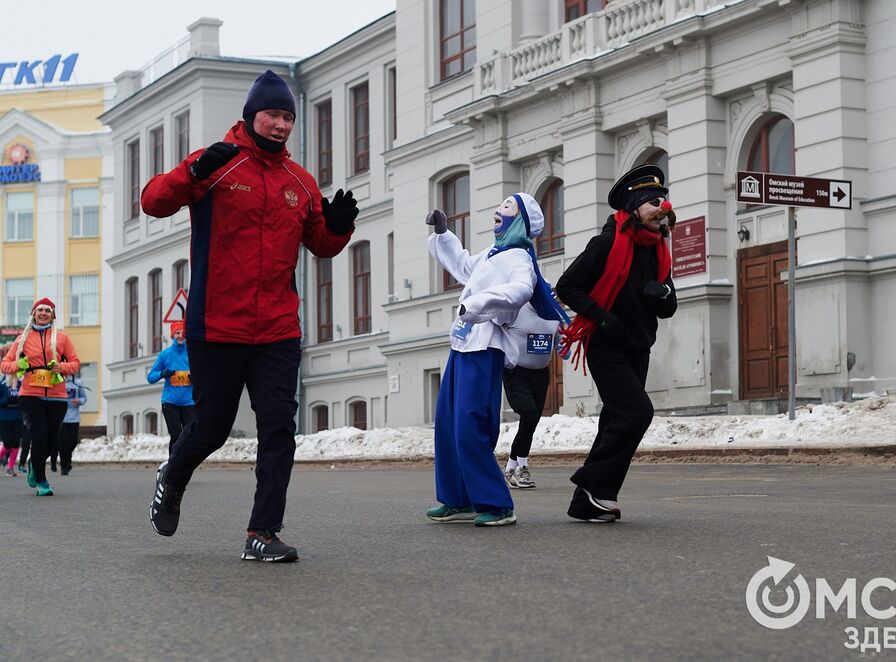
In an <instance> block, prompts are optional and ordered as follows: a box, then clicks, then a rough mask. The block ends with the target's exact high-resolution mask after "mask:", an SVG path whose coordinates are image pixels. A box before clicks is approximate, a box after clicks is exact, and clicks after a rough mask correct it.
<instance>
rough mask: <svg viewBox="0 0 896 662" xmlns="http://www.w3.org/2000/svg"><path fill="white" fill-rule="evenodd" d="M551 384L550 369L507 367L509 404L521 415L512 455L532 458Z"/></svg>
mask: <svg viewBox="0 0 896 662" xmlns="http://www.w3.org/2000/svg"><path fill="white" fill-rule="evenodd" d="M550 383H551V370H550V368H537V369H536V368H522V367H516V368H514V369H513V370H507V369H506V368H505V369H504V393H505V394H506V395H507V404H509V405H510V408H511V409H513V411H515V412H516V413H517V414H519V416H520V425H519V427H518V428H517V432H516V437H514V438H513V445H512V446H511V447H510V458H511V459H513V460H515V459H517V457H529V450H530V449H531V448H532V436H533V435H534V434H535V428H536V427H538V421H540V420H541V412H542V410H543V409H544V401H545V398H546V397H547V394H548V386H549V385H550Z"/></svg>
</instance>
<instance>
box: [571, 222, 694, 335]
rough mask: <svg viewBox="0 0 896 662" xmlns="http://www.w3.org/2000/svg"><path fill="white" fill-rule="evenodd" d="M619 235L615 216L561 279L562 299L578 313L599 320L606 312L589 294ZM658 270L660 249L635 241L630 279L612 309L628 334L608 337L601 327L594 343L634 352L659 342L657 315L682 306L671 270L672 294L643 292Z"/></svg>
mask: <svg viewBox="0 0 896 662" xmlns="http://www.w3.org/2000/svg"><path fill="white" fill-rule="evenodd" d="M615 238H616V223H615V221H614V220H613V217H612V216H611V217H610V218H608V219H607V223H606V225H604V227H603V230H601V233H600V234H599V235H597V236H596V237H594V238H593V239H592V240H591V241H589V242H588V246H586V247H585V250H584V251H582V253H581V254H580V255H579V256H578V257H577V258H576V259H575V260H574V261H573V263H572V264H571V265H569V267H568V268H567V269H566V271H565V272H563V275H562V276H561V277H560V280H558V281H557V296H558V297H559V298H560V300H561V301H562V302H563V303H565V304H566V305H567V306H569V307H570V308H572V309H573V310H574V311H575V312H576V313H577V314H579V315H584V316H585V317H588V318H589V319H592V320H594V321H595V322H598V323H599V322H600V321H601V316H602V315H603V314H604V312H605V311H604V310H603V308H601V307H600V306H599V305H598V304H597V303H596V302H595V301H594V300H593V299H592V298H591V297H590V296H589V295H590V293H591V290H592V289H593V288H594V285H595V284H596V283H597V281H598V280H599V279H600V277H601V275H602V274H603V272H604V266H605V265H606V263H607V258H608V257H609V255H610V249H611V248H612V247H613V241H614V240H615ZM658 269H659V265H658V262H657V258H656V248H655V247H654V246H638V245H637V244H635V251H634V255H633V257H632V266H631V270H630V271H629V274H628V278H627V279H626V281H625V284H624V285H623V286H622V289H621V290H620V291H619V295H618V296H617V297H616V301H615V302H614V303H613V307H612V308H611V309H610V312H611V313H612V314H613V315H616V316H617V317H618V318H619V321H620V322H621V323H622V325H623V327H624V328H625V334H623V336H622V337H608V335H607V334H606V333H602V332H601V327H600V326H598V328H597V330H596V331H595V332H594V334H593V335H592V338H591V343H603V344H613V345H617V346H619V347H621V348H623V349H627V350H633V351H649V350H650V348H651V347H652V346H653V344H654V343H655V342H656V329H657V318H662V319H665V318H667V317H672V315H674V314H675V311H676V309H677V308H678V300H677V299H676V298H675V286H674V285H673V284H672V274H671V273H670V274H669V277H668V278H667V279H666V281H665V284H666V285H668V286H669V288H670V289H671V290H672V291H671V293H670V294H669V296H668V297H666V298H665V299H659V300H650V299H647V298H646V297H644V295H643V294H642V292H643V290H644V285H645V284H646V283H647V281H650V280H656V279H657V272H658Z"/></svg>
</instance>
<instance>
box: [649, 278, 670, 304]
mask: <svg viewBox="0 0 896 662" xmlns="http://www.w3.org/2000/svg"><path fill="white" fill-rule="evenodd" d="M671 292H672V290H671V288H670V287H669V286H668V285H665V284H663V283H660V282H659V281H656V280H648V281H647V282H646V283H645V284H644V290H643V291H642V292H641V293H642V294H643V295H644V298H645V299H648V300H650V301H656V300H657V299H665V298H666V297H667V296H669V294H670V293H671Z"/></svg>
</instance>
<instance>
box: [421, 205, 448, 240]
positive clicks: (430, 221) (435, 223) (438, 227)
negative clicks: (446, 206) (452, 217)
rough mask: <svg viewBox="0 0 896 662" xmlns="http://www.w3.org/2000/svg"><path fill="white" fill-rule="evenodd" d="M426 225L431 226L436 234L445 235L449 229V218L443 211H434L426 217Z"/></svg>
mask: <svg viewBox="0 0 896 662" xmlns="http://www.w3.org/2000/svg"><path fill="white" fill-rule="evenodd" d="M426 224H427V225H431V226H432V227H433V230H435V233H436V234H443V233H444V232H445V231H446V230H447V229H448V217H447V216H445V212H443V211H442V210H441V209H433V210H432V211H431V212H429V213H428V214H427V215H426Z"/></svg>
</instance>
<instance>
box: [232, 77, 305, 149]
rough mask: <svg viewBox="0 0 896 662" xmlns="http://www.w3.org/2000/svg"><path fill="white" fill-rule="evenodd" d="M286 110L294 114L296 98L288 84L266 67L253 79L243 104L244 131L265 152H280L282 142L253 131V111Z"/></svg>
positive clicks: (282, 145)
mask: <svg viewBox="0 0 896 662" xmlns="http://www.w3.org/2000/svg"><path fill="white" fill-rule="evenodd" d="M270 109H277V110H288V111H289V112H291V113H292V114H293V115H295V114H296V100H295V97H294V96H293V95H292V91H290V89H289V86H288V85H287V84H286V81H284V80H283V79H282V78H280V76H278V75H277V74H275V73H274V72H273V71H271V70H270V69H268V70H267V71H265V72H264V73H263V74H261V76H259V77H258V78H256V79H255V82H254V83H252V87H250V88H249V94H248V95H246V103H245V105H244V106H243V119H244V120H246V131H247V132H248V134H249V136H251V138H252V140H254V141H255V144H257V145H258V146H259V147H261V148H262V149H263V150H265V151H267V152H275V153H276V152H281V151H283V147H284V144H283V143H279V142H276V141H274V140H270V139H269V138H265V137H263V136H260V135H258V134H257V133H255V127H254V126H253V124H254V122H255V113H257V112H258V111H259V110H270Z"/></svg>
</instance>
